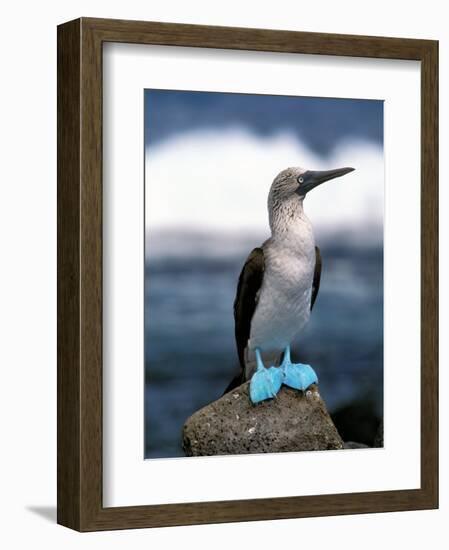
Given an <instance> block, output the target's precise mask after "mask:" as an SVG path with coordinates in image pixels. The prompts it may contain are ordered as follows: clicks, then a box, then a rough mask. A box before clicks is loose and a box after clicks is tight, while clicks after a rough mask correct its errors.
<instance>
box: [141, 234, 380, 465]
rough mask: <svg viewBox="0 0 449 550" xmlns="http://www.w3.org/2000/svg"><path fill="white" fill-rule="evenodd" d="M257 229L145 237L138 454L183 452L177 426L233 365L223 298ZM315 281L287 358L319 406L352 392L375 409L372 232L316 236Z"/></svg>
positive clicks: (376, 313)
mask: <svg viewBox="0 0 449 550" xmlns="http://www.w3.org/2000/svg"><path fill="white" fill-rule="evenodd" d="M264 238H266V236H263V235H262V236H260V235H246V236H245V237H241V236H238V237H236V236H212V235H205V234H197V235H195V234H183V233H179V232H177V233H173V234H166V235H155V236H154V237H153V236H151V235H150V237H149V238H147V253H146V258H147V260H146V268H145V457H146V458H161V457H176V456H183V452H182V448H181V434H182V426H183V424H184V422H185V420H186V419H187V418H188V417H189V416H190V415H191V414H192V413H193V412H195V411H196V410H198V409H199V408H201V407H202V406H204V405H206V404H208V403H210V402H211V401H214V400H215V399H217V398H219V397H220V396H221V395H222V393H223V391H224V389H225V387H226V386H227V384H228V383H229V382H230V380H231V378H232V377H233V376H234V375H235V374H236V372H237V366H238V360H237V353H236V349H235V343H234V320H233V311H232V307H233V301H234V296H235V289H236V284H237V279H238V276H239V273H240V270H241V268H242V266H243V263H244V261H245V258H246V256H247V254H248V253H249V252H250V250H251V249H252V248H253V247H254V246H258V245H260V244H261V242H262V241H263V240H264ZM318 244H319V246H320V248H321V252H322V256H323V272H322V279H321V288H320V293H319V295H318V299H317V302H316V304H315V307H314V310H313V312H312V316H311V321H310V323H309V324H308V326H307V328H306V329H305V330H304V331H303V332H302V333H301V334H300V335H299V336H298V338H297V340H296V341H295V343H294V345H293V359H294V360H299V361H301V362H305V363H310V364H311V365H312V366H313V367H314V369H315V370H316V372H317V374H318V376H319V379H320V391H321V394H322V395H323V397H324V399H325V401H326V403H327V406H328V408H329V410H330V411H331V412H332V411H334V410H336V409H337V408H338V407H341V406H342V405H345V404H347V403H350V402H352V401H354V400H356V399H360V398H362V399H364V398H366V399H370V400H372V401H373V402H374V404H375V408H376V410H377V413H378V414H379V416H381V415H382V409H383V248H382V245H381V244H379V240H378V239H373V240H370V239H369V238H364V239H360V235H357V236H356V235H350V234H348V235H341V234H340V235H333V236H331V237H327V238H324V239H322V240H318Z"/></svg>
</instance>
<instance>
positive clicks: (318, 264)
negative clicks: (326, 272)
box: [310, 246, 321, 310]
mask: <svg viewBox="0 0 449 550" xmlns="http://www.w3.org/2000/svg"><path fill="white" fill-rule="evenodd" d="M320 280H321V252H320V249H319V248H318V247H317V246H315V272H314V274H313V283H312V300H311V302H310V309H311V310H312V308H313V304H314V303H315V300H316V297H317V296H318V291H319V290H320Z"/></svg>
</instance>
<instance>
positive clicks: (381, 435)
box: [374, 421, 384, 447]
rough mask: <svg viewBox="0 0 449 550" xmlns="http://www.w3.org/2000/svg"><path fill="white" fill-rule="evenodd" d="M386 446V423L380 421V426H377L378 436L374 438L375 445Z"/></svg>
mask: <svg viewBox="0 0 449 550" xmlns="http://www.w3.org/2000/svg"><path fill="white" fill-rule="evenodd" d="M383 446H384V423H383V421H382V422H380V424H379V427H378V428H377V433H376V437H375V438H374V447H383Z"/></svg>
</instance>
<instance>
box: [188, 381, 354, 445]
mask: <svg viewBox="0 0 449 550" xmlns="http://www.w3.org/2000/svg"><path fill="white" fill-rule="evenodd" d="M343 447H344V444H343V441H342V439H341V438H340V436H339V435H338V432H337V430H336V428H335V426H334V424H333V423H332V420H331V418H330V416H329V414H328V412H327V410H326V406H325V404H324V402H323V400H322V399H321V397H320V395H319V393H318V387H317V386H316V385H313V386H311V387H310V388H309V390H307V392H304V393H303V392H300V391H296V390H293V389H290V388H287V387H286V386H282V388H281V390H280V392H279V393H278V395H277V396H276V399H270V400H267V401H264V402H262V403H259V404H257V405H253V404H252V403H251V401H250V399H249V382H245V383H244V384H242V385H241V386H239V387H238V388H235V389H234V390H232V391H231V392H229V393H227V394H226V395H224V396H223V397H221V398H220V399H218V400H217V401H214V402H213V403H211V404H210V405H207V406H206V407H203V408H202V409H200V410H199V411H197V412H196V413H194V414H193V415H192V416H191V417H190V418H189V419H188V420H187V421H186V423H185V425H184V429H183V448H184V452H185V454H186V455H187V456H209V455H224V454H249V453H276V452H287V451H318V450H327V449H343Z"/></svg>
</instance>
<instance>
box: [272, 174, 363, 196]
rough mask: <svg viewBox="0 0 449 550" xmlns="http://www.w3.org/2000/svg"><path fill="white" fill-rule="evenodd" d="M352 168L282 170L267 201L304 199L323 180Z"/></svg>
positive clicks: (336, 176) (335, 176)
mask: <svg viewBox="0 0 449 550" xmlns="http://www.w3.org/2000/svg"><path fill="white" fill-rule="evenodd" d="M353 170H354V168H349V167H345V168H336V169H334V170H306V169H305V168H301V167H299V166H296V167H292V168H286V169H285V170H282V172H280V173H279V174H278V175H277V176H276V177H275V178H274V181H273V183H272V185H271V189H270V195H269V202H270V203H271V204H274V203H279V202H283V201H284V200H288V199H290V198H292V197H299V198H300V199H304V197H305V196H306V194H307V193H308V192H309V191H311V190H312V189H314V188H315V187H318V185H321V184H322V183H324V182H325V181H329V180H332V179H334V178H339V177H340V176H344V175H345V174H348V173H349V172H352V171H353Z"/></svg>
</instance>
